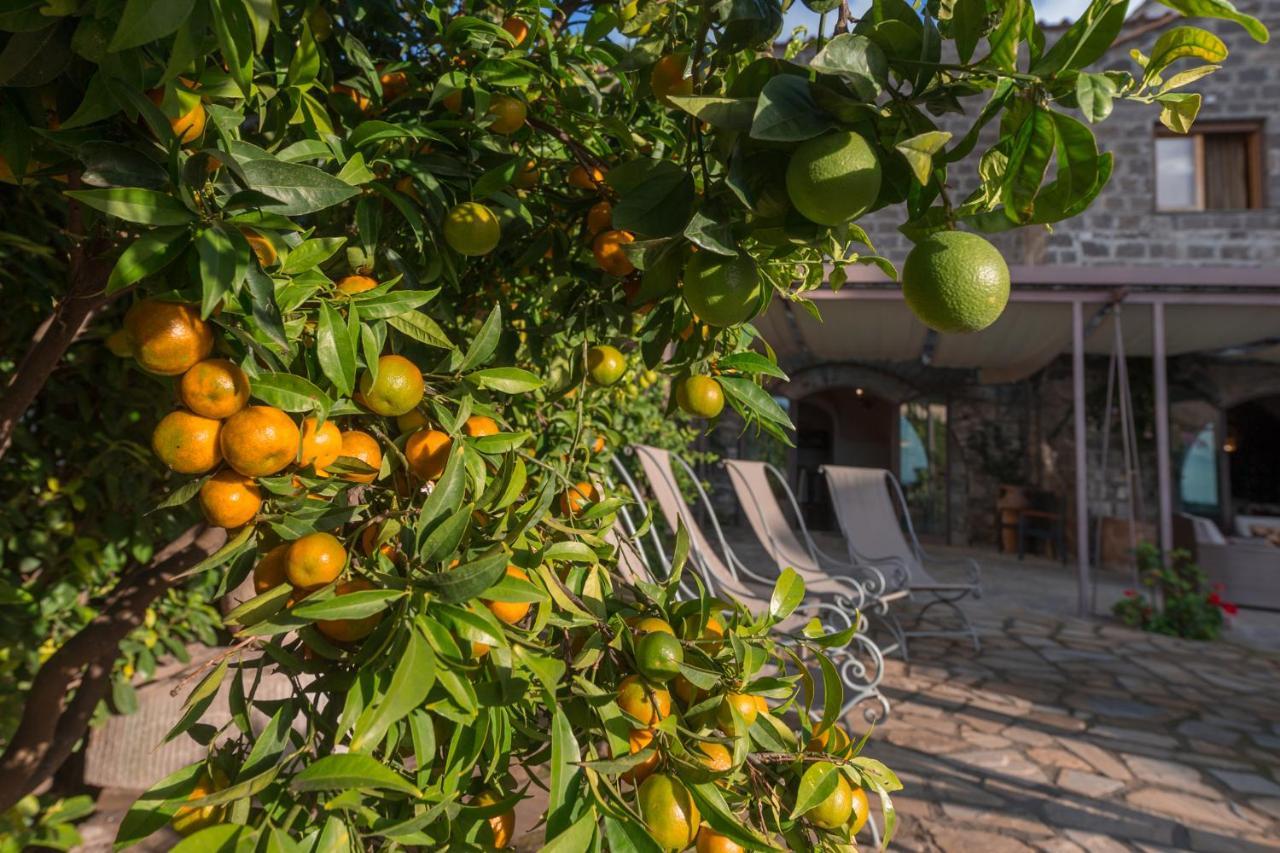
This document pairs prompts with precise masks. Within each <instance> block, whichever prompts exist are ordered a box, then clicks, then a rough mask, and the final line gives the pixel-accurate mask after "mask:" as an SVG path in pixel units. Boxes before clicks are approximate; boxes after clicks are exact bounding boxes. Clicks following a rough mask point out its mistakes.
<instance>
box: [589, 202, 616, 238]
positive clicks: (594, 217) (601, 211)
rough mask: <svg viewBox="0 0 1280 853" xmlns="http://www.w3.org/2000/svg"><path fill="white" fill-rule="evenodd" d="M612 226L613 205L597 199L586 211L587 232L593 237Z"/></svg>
mask: <svg viewBox="0 0 1280 853" xmlns="http://www.w3.org/2000/svg"><path fill="white" fill-rule="evenodd" d="M612 227H613V205H611V204H609V202H607V201H598V202H596V203H595V204H593V205H591V208H590V209H589V210H588V211H587V234H589V235H590V236H592V237H594V236H595V235H597V234H599V233H600V232H601V231H607V230H609V229H610V228H612Z"/></svg>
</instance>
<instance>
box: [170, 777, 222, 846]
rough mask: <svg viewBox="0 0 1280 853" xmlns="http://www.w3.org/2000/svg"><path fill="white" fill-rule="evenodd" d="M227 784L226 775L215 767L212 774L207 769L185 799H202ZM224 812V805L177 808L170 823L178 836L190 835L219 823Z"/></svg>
mask: <svg viewBox="0 0 1280 853" xmlns="http://www.w3.org/2000/svg"><path fill="white" fill-rule="evenodd" d="M229 784H231V780H230V779H229V778H228V777H227V774H226V773H223V772H222V771H221V770H219V769H218V768H216V767H215V768H214V769H213V772H212V773H210V772H209V770H207V769H206V770H203V771H201V773H200V775H199V777H197V779H196V786H195V787H194V788H192V789H191V793H190V794H187V799H188V800H199V799H203V798H204V797H207V796H209V795H210V794H213V793H215V792H217V791H220V790H222V789H223V788H225V787H227V785H229ZM226 811H227V806H226V805H225V804H224V805H220V806H179V807H178V810H177V811H175V812H174V813H173V818H172V820H171V821H170V823H171V824H172V826H173V828H174V830H175V831H176V832H177V833H178V834H179V835H191V834H192V833H194V832H196V831H197V830H201V829H204V828H205V827H209V826H213V825H214V824H216V823H221V822H222V818H223V817H224V816H225V815H226Z"/></svg>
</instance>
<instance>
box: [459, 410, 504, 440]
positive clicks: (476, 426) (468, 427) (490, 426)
mask: <svg viewBox="0 0 1280 853" xmlns="http://www.w3.org/2000/svg"><path fill="white" fill-rule="evenodd" d="M462 431H463V432H465V433H466V434H467V435H469V436H471V437H472V438H480V437H481V436H485V435H497V434H498V422H497V421H495V420H494V419H493V418H489V417H485V416H484V415H472V416H471V417H469V418H467V422H466V423H465V424H463V425H462Z"/></svg>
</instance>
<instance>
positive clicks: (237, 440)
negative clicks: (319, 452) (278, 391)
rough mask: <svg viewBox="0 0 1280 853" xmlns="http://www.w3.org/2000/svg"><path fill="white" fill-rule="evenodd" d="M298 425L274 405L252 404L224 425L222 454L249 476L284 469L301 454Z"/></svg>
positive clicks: (233, 466) (228, 462)
mask: <svg viewBox="0 0 1280 853" xmlns="http://www.w3.org/2000/svg"><path fill="white" fill-rule="evenodd" d="M299 438H300V434H299V432H298V425H297V424H295V423H294V422H293V419H292V418H290V417H289V416H288V415H286V414H285V413H284V412H282V411H280V410H279V409H277V408H275V407H274V406H248V407H246V408H243V409H241V410H240V411H238V412H236V413H235V414H234V415H232V416H231V417H230V418H228V419H227V420H226V422H225V423H223V425H222V439H221V444H222V455H223V457H224V458H225V459H226V460H227V464H228V465H230V466H231V467H232V468H234V469H236V470H237V471H239V472H240V473H241V474H244V475H245V476H246V477H266V476H268V475H271V474H276V473H278V472H280V471H283V470H284V469H285V468H287V467H288V466H289V463H290V462H293V461H294V459H296V458H297V456H298V440H299Z"/></svg>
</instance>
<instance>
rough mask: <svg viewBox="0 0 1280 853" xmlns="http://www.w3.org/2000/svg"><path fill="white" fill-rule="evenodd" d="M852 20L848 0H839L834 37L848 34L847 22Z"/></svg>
mask: <svg viewBox="0 0 1280 853" xmlns="http://www.w3.org/2000/svg"><path fill="white" fill-rule="evenodd" d="M852 18H853V12H852V11H851V10H850V9H849V0H840V14H839V15H837V16H836V29H835V35H843V34H844V33H847V32H849V21H850V19H852Z"/></svg>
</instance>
